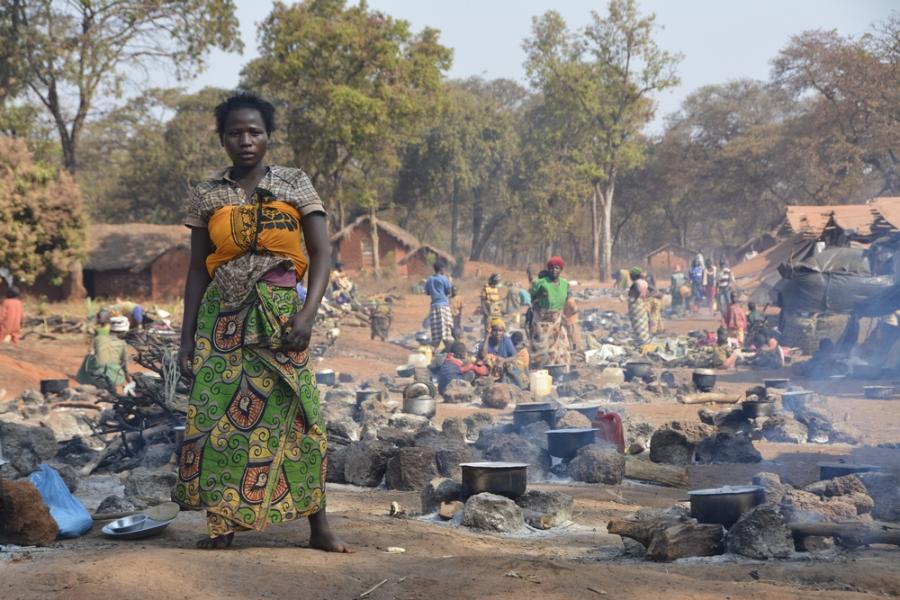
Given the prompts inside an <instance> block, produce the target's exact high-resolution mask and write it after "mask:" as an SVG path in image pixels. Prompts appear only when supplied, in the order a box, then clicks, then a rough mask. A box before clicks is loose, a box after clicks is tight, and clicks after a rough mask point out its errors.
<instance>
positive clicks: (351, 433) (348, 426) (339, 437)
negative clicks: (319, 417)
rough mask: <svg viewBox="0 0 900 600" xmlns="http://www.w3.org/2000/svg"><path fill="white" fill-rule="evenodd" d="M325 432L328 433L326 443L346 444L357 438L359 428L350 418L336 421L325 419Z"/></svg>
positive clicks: (330, 444) (331, 444)
mask: <svg viewBox="0 0 900 600" xmlns="http://www.w3.org/2000/svg"><path fill="white" fill-rule="evenodd" d="M325 432H326V433H327V434H328V445H329V446H333V445H338V446H347V445H349V444H350V442H354V441H356V440H358V439H359V434H360V429H359V425H357V423H356V421H354V420H353V419H352V418H349V417H347V418H343V419H341V420H338V421H326V422H325Z"/></svg>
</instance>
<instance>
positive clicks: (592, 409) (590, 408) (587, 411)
mask: <svg viewBox="0 0 900 600" xmlns="http://www.w3.org/2000/svg"><path fill="white" fill-rule="evenodd" d="M600 408H601V407H600V405H599V404H570V405H568V406H567V407H566V410H574V411H576V412H580V413H581V414H583V415H584V416H586V417H587V418H588V419H590V420H591V421H592V422H593V420H594V417H596V416H597V413H598V412H600Z"/></svg>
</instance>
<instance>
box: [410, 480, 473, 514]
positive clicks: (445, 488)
mask: <svg viewBox="0 0 900 600" xmlns="http://www.w3.org/2000/svg"><path fill="white" fill-rule="evenodd" d="M419 498H420V500H421V502H422V514H426V515H427V514H430V513H433V512H434V511H436V510H438V509H439V508H440V507H441V504H443V503H446V502H455V501H457V500H459V499H460V498H462V484H461V483H459V482H458V481H454V480H452V479H449V478H446V477H436V478H434V479H432V480H431V481H429V482H428V484H427V485H426V486H425V487H424V488H423V489H422V493H421V494H420V495H419Z"/></svg>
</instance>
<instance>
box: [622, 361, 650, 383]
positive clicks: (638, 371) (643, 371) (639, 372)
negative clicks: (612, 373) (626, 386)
mask: <svg viewBox="0 0 900 600" xmlns="http://www.w3.org/2000/svg"><path fill="white" fill-rule="evenodd" d="M651 366H652V365H651V364H650V363H649V362H648V361H645V360H630V361H628V362H627V363H625V381H631V380H633V379H643V378H644V377H645V376H647V375H649V374H650V368H651Z"/></svg>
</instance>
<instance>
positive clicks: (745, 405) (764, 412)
mask: <svg viewBox="0 0 900 600" xmlns="http://www.w3.org/2000/svg"><path fill="white" fill-rule="evenodd" d="M741 410H743V411H744V416H745V417H747V418H748V419H755V418H757V417H770V416H772V415H774V414H775V403H774V402H771V401H768V400H744V401H743V402H741Z"/></svg>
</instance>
